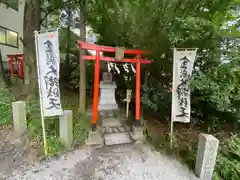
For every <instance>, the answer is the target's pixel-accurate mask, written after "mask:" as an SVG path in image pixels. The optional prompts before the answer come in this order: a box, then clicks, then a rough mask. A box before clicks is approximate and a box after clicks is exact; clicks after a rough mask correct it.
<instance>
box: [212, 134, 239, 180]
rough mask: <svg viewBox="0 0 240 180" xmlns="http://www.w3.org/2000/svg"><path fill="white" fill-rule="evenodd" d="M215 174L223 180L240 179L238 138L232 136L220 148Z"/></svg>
mask: <svg viewBox="0 0 240 180" xmlns="http://www.w3.org/2000/svg"><path fill="white" fill-rule="evenodd" d="M216 174H217V175H218V176H220V177H222V178H223V179H231V180H238V179H240V138H239V135H233V136H232V137H231V138H230V139H229V140H228V141H227V142H225V144H224V145H223V146H222V149H221V151H220V154H219V155H218V158H217V165H216Z"/></svg>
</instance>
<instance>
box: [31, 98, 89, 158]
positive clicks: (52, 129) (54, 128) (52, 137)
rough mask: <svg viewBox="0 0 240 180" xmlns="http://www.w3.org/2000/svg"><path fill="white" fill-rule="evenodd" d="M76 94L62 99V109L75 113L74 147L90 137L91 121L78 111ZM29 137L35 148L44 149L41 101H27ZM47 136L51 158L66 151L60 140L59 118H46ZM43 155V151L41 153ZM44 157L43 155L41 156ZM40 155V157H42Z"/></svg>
mask: <svg viewBox="0 0 240 180" xmlns="http://www.w3.org/2000/svg"><path fill="white" fill-rule="evenodd" d="M76 96H77V95H76V94H67V95H65V96H63V97H62V108H63V109H64V110H72V111H73V136H74V142H73V146H74V147H78V146H80V145H81V144H82V143H83V142H84V140H85V138H86V137H87V135H88V131H89V129H90V123H91V121H90V120H89V119H88V118H87V116H85V115H80V114H79V113H78V112H77V111H78V99H77V98H76ZM27 114H28V115H27V121H28V131H29V132H28V137H29V139H30V140H31V141H32V142H35V143H33V144H34V148H36V149H40V148H41V149H43V136H42V122H41V118H40V104H39V100H29V101H27ZM45 128H46V136H47V144H48V147H47V150H48V154H49V155H50V156H54V155H57V154H59V153H61V152H63V151H64V150H65V148H64V145H63V144H62V143H61V141H60V138H59V118H58V117H51V118H45ZM40 152H41V153H43V151H40ZM41 155H42V154H41ZM41 155H40V156H41Z"/></svg>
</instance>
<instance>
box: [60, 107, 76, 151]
mask: <svg viewBox="0 0 240 180" xmlns="http://www.w3.org/2000/svg"><path fill="white" fill-rule="evenodd" d="M72 119H73V115H72V111H71V110H64V111H63V115H62V116H60V117H59V121H60V124H59V126H60V139H61V141H62V142H63V143H64V145H65V146H66V147H67V148H71V146H72V142H73V122H72Z"/></svg>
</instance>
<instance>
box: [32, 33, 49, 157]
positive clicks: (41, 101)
mask: <svg viewBox="0 0 240 180" xmlns="http://www.w3.org/2000/svg"><path fill="white" fill-rule="evenodd" d="M37 33H38V32H37V31H34V36H35V48H36V61H37V72H38V86H39V97H40V98H39V99H40V113H41V122H42V132H43V146H44V155H45V156H47V155H48V152H47V138H46V130H45V122H44V114H43V96H42V91H41V80H40V69H39V52H38V43H37V42H38V40H37Z"/></svg>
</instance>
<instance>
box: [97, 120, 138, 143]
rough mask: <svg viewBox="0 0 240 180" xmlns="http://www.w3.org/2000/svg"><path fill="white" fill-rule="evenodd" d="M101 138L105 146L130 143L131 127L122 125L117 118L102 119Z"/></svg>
mask: <svg viewBox="0 0 240 180" xmlns="http://www.w3.org/2000/svg"><path fill="white" fill-rule="evenodd" d="M102 126H103V129H102V132H103V138H104V141H105V144H106V145H107V146H110V145H117V144H126V143H131V142H133V140H132V139H131V137H130V135H129V132H130V131H131V128H130V127H129V126H125V125H123V123H122V122H121V121H120V120H119V119H117V118H113V117H112V118H107V119H104V120H103V125H102Z"/></svg>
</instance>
